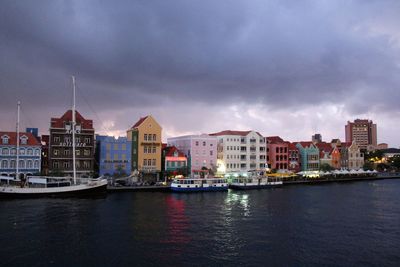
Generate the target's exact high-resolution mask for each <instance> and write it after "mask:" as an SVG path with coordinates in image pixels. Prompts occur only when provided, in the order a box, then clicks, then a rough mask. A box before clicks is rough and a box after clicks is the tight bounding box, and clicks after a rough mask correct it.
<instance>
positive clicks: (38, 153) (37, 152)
mask: <svg viewBox="0 0 400 267" xmlns="http://www.w3.org/2000/svg"><path fill="white" fill-rule="evenodd" d="M39 155H40V149H39V148H36V149H35V156H39Z"/></svg>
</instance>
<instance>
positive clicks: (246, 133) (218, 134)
mask: <svg viewBox="0 0 400 267" xmlns="http://www.w3.org/2000/svg"><path fill="white" fill-rule="evenodd" d="M251 132H252V131H232V130H224V131H221V132H218V133H212V134H210V135H211V136H221V135H239V136H247V135H248V134H249V133H251ZM256 133H257V134H258V135H259V136H261V137H263V136H262V135H261V134H260V133H259V132H256Z"/></svg>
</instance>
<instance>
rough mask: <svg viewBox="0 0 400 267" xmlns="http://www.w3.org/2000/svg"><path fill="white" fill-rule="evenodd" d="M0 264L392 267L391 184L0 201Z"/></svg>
mask: <svg viewBox="0 0 400 267" xmlns="http://www.w3.org/2000/svg"><path fill="white" fill-rule="evenodd" d="M0 229H1V230H0V256H1V258H0V259H1V263H0V265H1V266H144V265H152V266H159V265H162V266H182V265H184V266H192V265H194V266H216V265H219V266H233V265H235V266H239V265H243V266H260V265H262V266H266V265H268V266H304V265H307V266H310V265H330V266H359V265H361V266H399V265H400V180H385V181H364V182H353V183H334V184H325V185H293V186H286V187H282V188H277V189H271V190H269V189H268V190H255V191H242V192H238V191H231V190H230V191H229V192H210V193H192V194H177V193H154V192H124V193H113V194H109V195H108V196H107V197H106V198H98V199H33V200H7V201H0Z"/></svg>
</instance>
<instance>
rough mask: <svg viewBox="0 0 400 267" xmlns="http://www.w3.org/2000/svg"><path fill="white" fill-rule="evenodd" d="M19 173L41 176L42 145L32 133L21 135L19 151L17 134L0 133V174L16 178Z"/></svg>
mask: <svg viewBox="0 0 400 267" xmlns="http://www.w3.org/2000/svg"><path fill="white" fill-rule="evenodd" d="M17 153H18V157H19V159H18V172H19V173H24V174H27V175H33V174H39V173H40V170H41V144H40V142H39V140H38V139H37V138H36V137H35V136H34V135H33V134H32V133H30V132H22V133H19V150H18V151H17V133H16V132H0V174H1V175H6V176H14V175H15V173H16V170H17V165H16V164H17Z"/></svg>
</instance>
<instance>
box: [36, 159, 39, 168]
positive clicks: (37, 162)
mask: <svg viewBox="0 0 400 267" xmlns="http://www.w3.org/2000/svg"><path fill="white" fill-rule="evenodd" d="M35 169H39V161H38V160H35Z"/></svg>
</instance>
